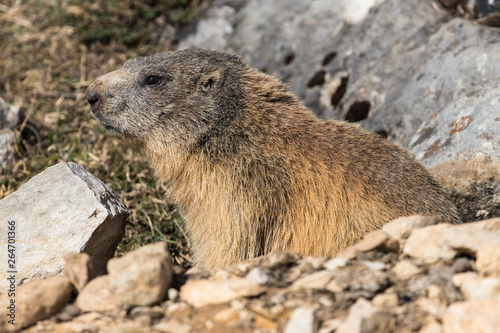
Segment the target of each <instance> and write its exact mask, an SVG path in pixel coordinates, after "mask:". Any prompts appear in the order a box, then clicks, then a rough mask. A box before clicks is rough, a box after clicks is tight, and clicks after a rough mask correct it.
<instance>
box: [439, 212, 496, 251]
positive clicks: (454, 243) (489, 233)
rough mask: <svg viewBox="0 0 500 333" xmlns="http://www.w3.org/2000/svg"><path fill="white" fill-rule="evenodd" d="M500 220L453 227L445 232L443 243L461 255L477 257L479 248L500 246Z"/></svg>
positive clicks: (443, 233) (442, 238)
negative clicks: (491, 245)
mask: <svg viewBox="0 0 500 333" xmlns="http://www.w3.org/2000/svg"><path fill="white" fill-rule="evenodd" d="M499 227H500V219H491V220H485V221H481V222H475V223H467V224H463V225H458V226H453V227H450V228H447V229H446V230H443V232H442V235H441V243H442V244H443V245H444V246H447V247H449V248H451V249H454V250H455V251H457V252H459V253H464V254H467V255H470V256H473V257H475V256H476V252H477V250H478V249H479V247H481V246H483V245H488V244H500V230H498V229H496V228H499Z"/></svg>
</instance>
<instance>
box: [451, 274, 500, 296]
mask: <svg viewBox="0 0 500 333" xmlns="http://www.w3.org/2000/svg"><path fill="white" fill-rule="evenodd" d="M452 281H453V284H454V285H455V286H456V287H459V288H460V290H461V291H462V293H463V294H464V295H465V298H466V299H467V300H481V299H488V298H494V297H499V296H500V278H497V277H481V276H479V274H477V273H474V272H466V273H460V274H455V275H454V276H453V280H452Z"/></svg>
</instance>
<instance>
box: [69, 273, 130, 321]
mask: <svg viewBox="0 0 500 333" xmlns="http://www.w3.org/2000/svg"><path fill="white" fill-rule="evenodd" d="M75 304H76V306H78V308H79V309H80V310H81V311H82V312H89V311H96V312H110V311H116V310H117V309H119V308H120V302H118V300H117V299H116V297H115V295H114V294H113V293H112V292H111V290H110V288H109V275H103V276H99V277H96V278H95V279H93V280H92V281H90V282H89V283H88V284H87V285H86V286H85V287H84V288H83V289H82V290H81V291H80V293H79V294H78V297H77V298H76V302H75Z"/></svg>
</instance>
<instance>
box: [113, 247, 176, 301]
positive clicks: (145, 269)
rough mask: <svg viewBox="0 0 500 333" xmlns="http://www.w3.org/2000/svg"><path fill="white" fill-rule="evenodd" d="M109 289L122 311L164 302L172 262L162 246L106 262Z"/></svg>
mask: <svg viewBox="0 0 500 333" xmlns="http://www.w3.org/2000/svg"><path fill="white" fill-rule="evenodd" d="M108 271H109V288H110V291H111V292H112V293H113V294H114V296H115V298H116V299H117V301H118V302H120V304H121V305H122V306H123V307H125V308H128V307H132V306H139V305H151V304H154V303H158V302H160V301H162V300H164V299H165V298H166V296H167V292H168V289H169V288H170V284H171V282H172V274H173V271H172V260H171V258H170V253H169V252H168V247H167V244H166V243H165V242H158V243H155V244H150V245H146V246H143V247H141V248H139V249H138V250H136V251H133V252H129V253H127V254H126V255H124V256H123V257H121V258H114V259H111V260H110V261H109V262H108Z"/></svg>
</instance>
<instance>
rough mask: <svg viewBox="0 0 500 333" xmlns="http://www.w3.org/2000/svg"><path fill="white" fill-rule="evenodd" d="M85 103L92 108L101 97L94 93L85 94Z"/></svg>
mask: <svg viewBox="0 0 500 333" xmlns="http://www.w3.org/2000/svg"><path fill="white" fill-rule="evenodd" d="M86 97H87V102H89V104H90V106H94V105H96V104H97V102H99V100H100V99H101V95H100V94H99V93H97V92H95V91H92V92H87V96H86Z"/></svg>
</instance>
